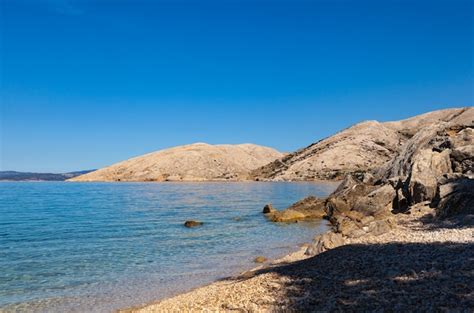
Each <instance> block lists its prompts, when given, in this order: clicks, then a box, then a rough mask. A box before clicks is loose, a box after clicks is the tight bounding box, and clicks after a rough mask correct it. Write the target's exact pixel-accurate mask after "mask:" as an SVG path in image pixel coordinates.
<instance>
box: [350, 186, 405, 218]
mask: <svg viewBox="0 0 474 313" xmlns="http://www.w3.org/2000/svg"><path fill="white" fill-rule="evenodd" d="M396 196H397V193H396V190H395V189H394V188H393V187H392V186H391V185H390V184H386V185H382V186H381V187H379V188H377V189H375V190H374V191H372V192H370V193H369V194H368V195H366V196H362V197H360V198H359V199H358V200H357V201H356V203H355V204H354V207H353V210H354V211H357V212H360V213H363V214H364V215H367V216H368V215H371V216H375V217H381V216H385V215H387V214H389V213H390V212H391V210H392V209H393V201H394V199H395V198H396Z"/></svg>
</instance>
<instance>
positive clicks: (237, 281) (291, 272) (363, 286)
mask: <svg viewBox="0 0 474 313" xmlns="http://www.w3.org/2000/svg"><path fill="white" fill-rule="evenodd" d="M432 213H433V211H432V210H431V209H429V208H427V207H425V206H423V205H419V206H417V207H414V208H412V210H411V214H398V215H395V216H394V220H395V222H396V225H397V226H396V227H395V228H394V229H393V230H392V231H391V232H389V233H386V234H383V235H380V236H373V235H367V236H363V237H362V238H358V239H347V240H346V242H345V245H343V246H340V247H337V248H334V249H332V250H329V251H326V252H323V253H321V254H319V255H316V256H313V257H308V256H305V254H304V251H305V248H304V247H303V248H302V249H301V250H300V251H297V252H295V253H293V254H290V255H288V256H285V257H283V258H281V259H279V260H276V261H274V262H272V263H270V264H268V265H265V266H262V267H259V268H256V269H254V270H252V271H249V272H246V273H243V274H242V275H240V276H238V277H232V278H228V279H225V280H221V281H217V282H215V283H213V284H211V285H208V286H205V287H201V288H198V289H195V290H193V291H190V292H188V293H185V294H181V295H178V296H176V297H173V298H170V299H166V300H163V301H160V302H157V303H154V304H149V305H147V306H144V307H141V308H133V309H127V310H124V312H198V311H205V312H231V311H236V312H275V311H287V312H288V311H340V310H349V311H355V310H357V311H386V310H393V311H412V310H414V309H415V308H416V310H417V311H458V312H463V311H470V310H472V308H473V307H474V291H473V290H474V285H473V284H474V283H473V282H474V227H473V220H474V219H473V217H472V215H467V216H466V215H464V216H462V217H458V218H457V219H454V220H453V219H451V220H444V221H442V222H438V221H436V219H435V218H434V217H433V216H432Z"/></svg>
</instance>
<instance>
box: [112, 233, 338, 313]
mask: <svg viewBox="0 0 474 313" xmlns="http://www.w3.org/2000/svg"><path fill="white" fill-rule="evenodd" d="M326 232H329V231H326ZM326 232H323V233H321V234H324V233H326ZM317 235H318V234H317ZM317 235H316V236H317ZM297 245H298V248H297V249H296V248H295V250H294V251H292V252H288V253H286V254H284V255H282V256H280V257H278V258H276V259H273V260H269V261H267V262H265V263H264V264H261V265H258V266H255V267H252V268H251V269H249V270H245V271H243V272H240V273H239V274H236V275H232V276H228V277H223V278H221V279H217V280H215V281H213V282H210V283H208V284H204V285H201V286H197V287H194V288H191V289H189V290H188V291H184V292H178V293H177V294H175V295H172V296H168V297H164V298H163V299H158V300H155V301H152V302H148V303H145V304H141V305H136V306H132V307H127V308H122V309H118V310H116V311H115V312H118V313H134V312H142V310H143V309H147V308H149V307H152V306H154V305H157V304H160V303H161V302H163V301H167V300H170V299H173V298H175V297H179V296H182V295H186V294H191V293H193V292H196V291H198V290H200V289H203V288H208V287H211V286H213V285H215V284H218V283H220V282H223V281H227V280H239V279H246V278H247V277H249V276H252V275H253V274H255V273H256V272H258V271H262V270H267V269H271V268H273V267H276V266H280V265H282V264H290V263H294V262H298V261H302V260H305V259H308V258H311V256H310V255H305V252H306V249H307V248H308V246H309V245H310V244H309V243H308V242H304V243H299V244H297Z"/></svg>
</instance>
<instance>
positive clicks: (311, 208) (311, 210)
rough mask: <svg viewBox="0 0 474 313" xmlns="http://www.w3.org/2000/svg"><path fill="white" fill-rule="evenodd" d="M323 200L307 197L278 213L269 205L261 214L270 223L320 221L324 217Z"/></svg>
mask: <svg viewBox="0 0 474 313" xmlns="http://www.w3.org/2000/svg"><path fill="white" fill-rule="evenodd" d="M325 202H326V200H325V199H319V198H316V197H312V196H311V197H307V198H305V199H303V200H301V201H298V202H296V203H295V204H293V205H292V206H290V207H288V208H287V209H285V210H283V211H278V210H276V209H274V208H273V206H271V205H268V204H267V205H266V206H265V207H264V208H263V213H265V216H266V217H267V218H268V219H270V220H271V221H272V222H296V221H301V220H309V219H321V218H323V217H324V216H325V215H326V212H325Z"/></svg>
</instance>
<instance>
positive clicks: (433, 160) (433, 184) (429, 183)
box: [406, 149, 452, 203]
mask: <svg viewBox="0 0 474 313" xmlns="http://www.w3.org/2000/svg"><path fill="white" fill-rule="evenodd" d="M449 155H450V150H449V149H447V150H443V151H441V152H437V151H433V150H432V149H423V150H421V151H419V152H418V153H417V154H416V155H415V156H414V157H413V164H412V166H411V172H410V176H409V178H408V180H407V182H406V183H407V187H408V193H409V195H410V202H411V203H420V202H423V201H430V200H432V199H433V198H434V196H435V194H436V188H437V185H438V182H437V178H438V177H440V176H442V175H443V174H445V173H451V172H452V170H451V161H450V158H449Z"/></svg>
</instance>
